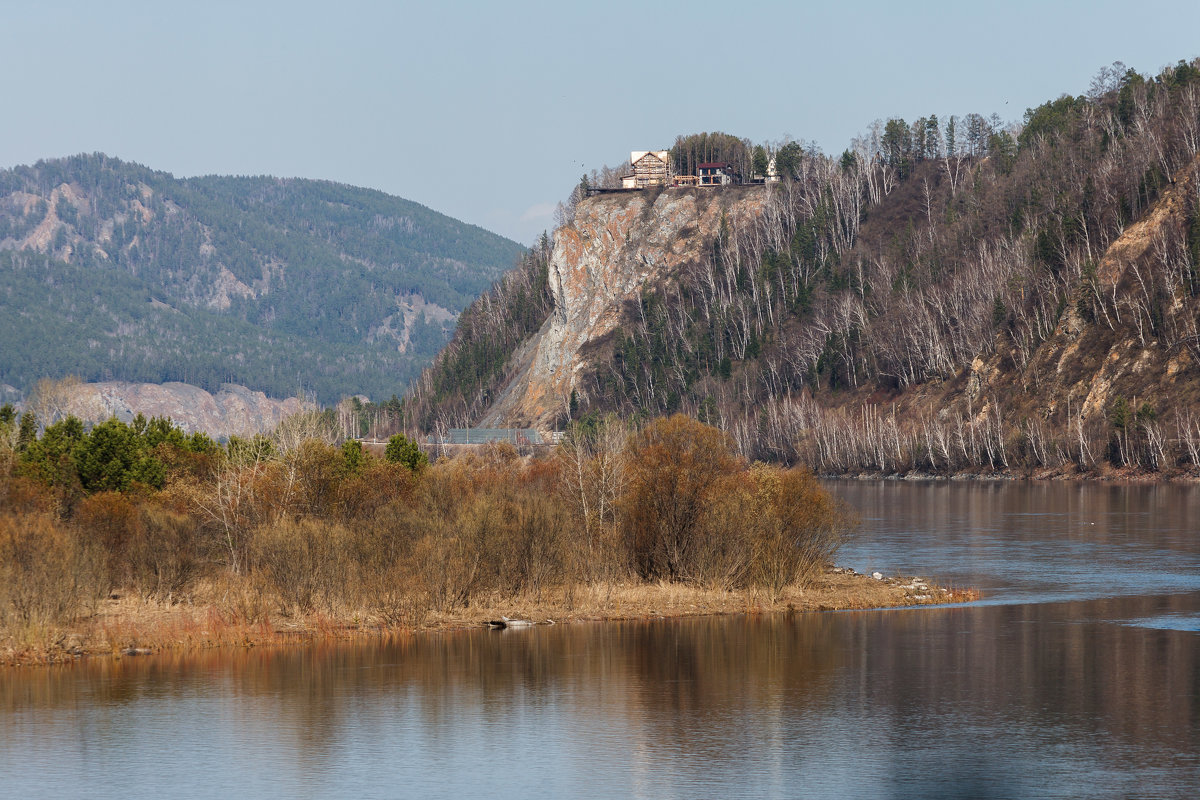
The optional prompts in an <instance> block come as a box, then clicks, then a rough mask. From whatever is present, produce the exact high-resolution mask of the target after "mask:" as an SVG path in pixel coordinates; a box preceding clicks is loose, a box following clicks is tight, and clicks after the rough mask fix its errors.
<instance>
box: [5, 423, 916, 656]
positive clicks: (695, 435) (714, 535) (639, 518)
mask: <svg viewBox="0 0 1200 800" xmlns="http://www.w3.org/2000/svg"><path fill="white" fill-rule="evenodd" d="M295 425H296V421H291V422H290V423H289V424H288V425H285V426H282V427H281V429H280V431H279V432H277V435H276V436H275V437H274V438H273V439H272V440H265V439H263V440H260V441H255V442H242V441H236V440H235V441H233V442H231V443H230V445H229V446H227V447H225V448H223V449H220V450H218V451H216V453H215V454H211V453H210V454H190V455H189V454H188V453H187V452H186V451H176V452H174V458H172V459H167V461H168V462H170V463H172V464H174V465H175V466H174V467H173V468H172V470H171V472H170V474H169V476H168V479H167V481H166V485H165V487H164V488H163V489H162V490H160V491H154V490H151V489H149V488H148V487H145V486H144V485H140V484H138V485H136V486H135V488H132V489H130V490H127V491H123V492H117V491H97V492H95V493H93V494H90V495H85V496H83V497H82V498H81V499H79V500H78V502H76V503H74V504H73V505H72V506H70V508H71V511H70V513H69V514H68V513H63V511H62V509H63V508H64V507H63V506H56V505H55V504H54V503H53V492H54V487H53V486H49V485H47V484H45V483H41V482H38V481H29V480H22V481H20V492H14V491H13V487H12V486H9V489H8V491H9V494H10V500H11V499H14V497H13V496H14V495H17V494H22V495H27V496H28V497H27V499H26V500H24V501H23V502H22V503H20V504H19V506H18V505H17V504H11V503H10V504H9V505H10V506H11V507H8V508H6V510H5V511H4V512H3V514H0V572H2V574H0V636H2V637H3V638H2V639H0V643H2V644H0V646H2V647H3V660H7V661H12V660H20V659H24V660H30V659H34V660H36V659H38V658H54V657H61V656H62V655H64V654H66V653H73V652H74V653H78V652H85V651H90V652H96V651H101V652H103V651H113V652H121V651H126V650H130V649H132V650H133V651H135V652H136V651H138V650H141V649H155V648H161V647H167V646H183V645H204V644H221V643H229V642H268V641H274V640H277V639H280V638H283V639H287V638H293V637H296V636H311V635H317V634H329V635H349V634H351V633H354V632H371V631H374V632H378V631H380V630H397V629H402V630H408V629H415V628H421V627H425V626H431V625H432V626H445V625H460V624H466V623H468V622H471V621H474V622H478V621H480V620H482V619H485V618H488V617H489V616H491V617H494V616H499V614H502V613H522V614H532V615H540V616H545V617H553V618H555V619H558V620H560V621H562V620H565V619H577V618H597V617H619V616H637V615H646V614H650V615H652V614H666V613H670V614H677V613H728V612H733V611H746V610H753V609H782V608H786V607H787V606H788V604H790V605H791V606H792V607H797V608H813V607H845V606H854V605H863V604H885V605H893V604H897V603H903V602H914V599H913V598H912V597H908V596H906V595H905V593H904V592H903V591H891V592H887V591H885V592H884V593H883V594H879V593H878V592H877V593H875V594H872V595H862V596H861V597H857V598H856V597H854V596H852V595H854V594H861V582H862V581H864V580H866V579H860V581H859V584H854V585H851V584H845V585H841V586H837V587H830V586H828V585H827V582H828V581H829V580H831V578H830V576H828V575H826V574H825V568H827V567H829V565H830V560H831V559H832V557H833V555H834V553H835V552H836V550H837V546H838V544H839V543H840V541H841V540H842V537H843V536H844V535H845V534H846V533H847V531H848V529H849V525H850V519H849V515H848V514H847V513H846V512H845V511H844V510H843V509H842V508H840V507H839V506H838V505H837V504H836V503H835V502H834V500H833V499H832V498H831V497H830V496H829V495H828V494H827V493H826V492H824V491H823V490H822V489H821V488H820V486H819V485H818V484H817V483H816V481H815V479H814V478H813V477H812V475H811V474H810V473H808V472H807V471H804V470H801V469H781V468H774V467H768V466H765V465H762V464H755V465H750V464H748V463H747V462H745V461H744V460H743V459H741V458H740V457H738V456H736V455H734V453H733V448H732V443H731V442H730V440H729V438H728V437H727V436H725V435H724V434H722V433H720V432H719V431H717V430H716V429H714V428H711V427H708V426H705V425H702V424H701V423H699V422H696V421H695V420H691V419H688V418H685V417H679V416H676V417H671V418H665V419H661V420H657V421H655V422H652V423H650V424H649V425H647V426H646V427H645V428H644V429H642V430H641V431H637V432H634V433H632V434H630V433H627V432H626V431H625V429H624V428H623V427H622V426H621V425H619V424H617V423H609V424H607V425H602V426H599V427H598V428H594V429H590V430H584V429H579V430H577V431H576V433H575V435H574V437H573V439H572V440H571V441H570V442H568V444H567V445H566V446H564V447H562V448H560V449H559V450H558V451H557V452H555V453H554V454H553V455H551V456H547V457H544V458H537V459H529V458H523V457H521V456H519V455H518V454H517V453H516V451H515V450H514V449H512V448H511V447H509V446H496V447H488V448H483V449H481V450H479V451H477V452H474V453H467V454H463V455H460V456H458V457H457V458H453V459H443V460H441V461H439V462H438V463H436V464H434V465H432V466H422V467H419V469H418V470H417V471H415V472H414V471H412V470H410V469H409V468H408V467H406V466H404V464H403V463H400V462H391V461H387V460H380V459H377V458H375V457H373V456H369V455H368V456H364V454H363V453H362V451H361V449H360V448H357V447H355V446H354V444H355V443H353V442H351V443H348V444H347V445H346V446H344V447H341V448H338V447H335V446H334V445H333V444H330V443H328V442H326V441H323V440H322V439H321V438H319V436H318V437H317V438H310V437H309V434H313V433H314V432H315V431H314V429H304V428H302V430H304V431H306V433H305V434H304V435H298V434H297V432H296V430H295V429H294V427H295ZM317 432H318V433H319V431H317ZM29 452H40V451H38V450H37V449H36V448H32V449H31V450H30V451H29ZM21 457H22V456H18V458H17V461H20V458H21ZM10 483H11V482H10ZM55 509H58V511H57V512H56V511H55ZM843 583H844V581H843ZM867 583H869V584H874V583H876V582H873V581H867ZM881 585H882V584H881ZM821 586H825V587H826V588H825V589H823V590H819V591H818V590H817V589H816V588H815V587H821ZM854 586H858V588H854ZM852 588H854V591H848V590H849V589H852ZM870 588H872V589H875V588H877V587H875V586H871V587H870ZM910 594H911V593H910ZM925 600H926V601H928V600H929V598H925ZM916 601H917V602H919V601H921V600H920V598H918V599H917V600H916Z"/></svg>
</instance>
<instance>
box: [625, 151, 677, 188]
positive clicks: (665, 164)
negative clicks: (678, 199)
mask: <svg viewBox="0 0 1200 800" xmlns="http://www.w3.org/2000/svg"><path fill="white" fill-rule="evenodd" d="M629 163H630V164H631V165H632V166H633V174H631V175H626V176H624V177H622V178H621V188H622V189H648V188H650V187H651V186H670V185H671V153H670V151H668V150H634V151H633V152H632V153H630V154H629Z"/></svg>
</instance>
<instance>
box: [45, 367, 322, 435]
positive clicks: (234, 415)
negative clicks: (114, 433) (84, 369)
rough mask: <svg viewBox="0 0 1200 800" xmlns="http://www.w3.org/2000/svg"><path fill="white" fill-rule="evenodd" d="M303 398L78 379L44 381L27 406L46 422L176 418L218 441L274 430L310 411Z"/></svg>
mask: <svg viewBox="0 0 1200 800" xmlns="http://www.w3.org/2000/svg"><path fill="white" fill-rule="evenodd" d="M304 408H305V404H304V403H302V402H301V401H300V400H299V399H298V398H294V397H293V398H288V399H286V400H276V399H273V398H270V397H267V396H266V395H265V394H263V393H262V392H255V391H252V390H250V389H247V388H246V387H245V386H239V385H237V384H226V385H224V386H222V387H221V388H220V389H219V390H218V391H217V392H216V393H215V394H212V393H209V392H206V391H205V390H203V389H201V388H200V387H198V386H192V385H191V384H187V383H163V384H152V383H128V382H124V381H103V382H99V383H81V382H79V381H77V380H74V379H66V380H62V381H43V382H41V383H39V384H38V386H37V388H36V389H35V390H34V392H33V394H32V395H31V396H30V398H29V401H28V402H27V403H25V404H24V408H23V410H29V411H32V412H33V413H34V414H36V415H37V416H38V418H39V419H41V420H43V421H53V420H56V419H60V418H62V417H64V416H67V415H68V414H70V415H73V416H76V417H79V418H80V419H81V420H83V421H84V422H85V423H90V424H95V423H98V422H103V421H104V420H106V419H109V418H110V417H116V418H117V419H119V420H121V421H122V422H125V423H129V422H132V421H133V418H134V417H135V416H137V415H138V414H141V415H142V416H144V417H146V418H147V419H149V418H151V417H170V418H171V420H173V421H174V422H175V424H176V425H178V426H179V427H181V428H183V430H185V431H187V432H189V433H191V432H194V431H202V432H204V433H207V434H208V435H209V436H212V437H213V438H214V439H222V440H223V439H227V438H229V437H230V436H250V435H253V434H255V433H262V432H269V431H271V430H273V429H274V428H275V426H276V425H277V424H278V423H279V422H280V421H281V420H282V419H283V418H284V417H287V416H290V415H292V414H295V413H298V412H300V411H302V410H304Z"/></svg>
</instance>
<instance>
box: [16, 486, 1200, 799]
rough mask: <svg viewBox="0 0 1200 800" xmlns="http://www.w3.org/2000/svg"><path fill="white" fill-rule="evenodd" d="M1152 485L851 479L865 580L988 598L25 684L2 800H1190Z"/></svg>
mask: <svg viewBox="0 0 1200 800" xmlns="http://www.w3.org/2000/svg"><path fill="white" fill-rule="evenodd" d="M1163 488H1164V487H1134V488H1133V489H1131V490H1129V495H1130V496H1127V497H1121V496H1120V494H1121V492H1118V491H1112V490H1111V487H1075V486H1054V487H1049V488H1042V487H1024V486H1015V485H1009V484H997V485H994V486H983V487H978V486H963V485H947V484H936V485H913V484H852V485H850V486H849V487H846V486H842V485H839V486H838V489H839V491H843V490H845V491H849V492H851V493H857V494H858V495H859V498H858V502H859V505H860V507H862V508H864V517H866V518H867V522H866V526H867V529H866V531H865V532H864V535H863V538H862V540H860V542H859V543H857V544H856V545H855V546H854V547H855V548H856V549H855V550H854V551H853V552H854V553H857V556H856V557H861V558H864V559H867V558H869V559H872V560H874V563H875V565H878V566H889V565H890V566H893V567H894V566H896V565H897V564H904V563H908V564H912V565H913V567H914V568H913V569H912V570H911V571H914V572H922V573H925V574H932V575H939V574H940V575H946V574H954V571H955V570H956V569H960V570H961V572H960V573H958V574H962V575H965V576H979V577H981V578H982V579H985V580H987V581H990V582H991V585H992V587H993V588H992V592H993V596H992V598H991V599H990V602H991V604H987V603H984V604H976V605H971V606H966V607H946V608H926V609H919V610H896V611H872V612H851V613H839V614H809V615H793V616H770V617H729V618H716V619H698V620H674V621H655V622H621V623H611V624H594V625H572V626H561V625H560V626H553V627H539V628H536V629H532V630H523V631H512V632H489V631H484V630H479V631H464V632H458V633H450V634H443V635H430V636H417V637H409V638H403V639H397V640H394V641H390V642H386V643H382V644H379V645H345V644H334V645H320V646H314V647H310V648H284V649H255V650H245V651H223V652H219V651H211V652H205V653H198V654H194V655H187V656H181V655H174V656H164V657H154V658H135V659H125V660H122V661H116V662H112V661H95V662H90V663H87V664H84V665H76V666H73V667H68V668H63V669H37V670H10V671H7V672H5V673H3V675H2V676H0V775H3V776H4V794H5V795H6V796H21V795H23V794H30V795H34V796H42V795H50V794H65V795H78V794H80V793H81V792H80V791H79V788H80V787H84V786H86V787H87V788H88V793H89V794H97V795H100V796H109V795H112V794H118V793H119V794H121V795H124V796H135V797H136V796H147V797H149V796H152V795H153V796H158V795H161V794H163V793H168V794H178V795H182V796H191V797H218V796H221V797H224V796H228V795H229V794H230V793H238V794H250V795H258V794H266V795H278V794H283V793H287V794H292V795H296V796H300V797H355V798H358V797H374V796H387V797H391V796H421V797H430V796H444V797H460V796H467V795H471V796H475V795H483V796H493V797H528V796H571V797H611V796H635V797H655V798H669V797H695V796H722V797H761V796H768V797H769V796H780V797H836V796H841V797H862V796H873V797H879V798H885V797H911V796H917V795H920V796H925V797H962V796H971V797H1013V796H1038V797H1122V796H1144V795H1151V796H1167V797H1171V796H1179V797H1185V796H1189V795H1190V794H1191V793H1192V791H1193V789H1194V787H1195V786H1196V785H1200V740H1198V739H1200V635H1197V633H1196V629H1197V625H1196V621H1197V620H1200V590H1198V589H1197V588H1196V585H1195V584H1194V583H1192V582H1193V581H1194V580H1195V577H1196V573H1197V572H1200V570H1197V563H1198V562H1197V558H1196V556H1197V550H1196V548H1197V544H1196V542H1195V541H1194V535H1193V534H1192V533H1191V528H1190V527H1189V526H1190V525H1191V520H1193V519H1196V509H1195V502H1196V494H1195V493H1194V492H1190V491H1181V492H1176V491H1167V492H1163V491H1161V490H1162V489H1163ZM1167 488H1171V487H1167ZM1056 490H1057V491H1056ZM1164 502H1166V503H1168V505H1169V506H1170V507H1169V508H1154V507H1153V506H1155V505H1156V504H1159V503H1164ZM1038 508H1041V510H1037V509H1038ZM1092 522H1096V524H1095V525H1094V526H1093V525H1091V523H1092ZM1092 528H1095V529H1097V530H1096V535H1095V536H1089V531H1090V530H1091V529H1092ZM910 545H914V546H911V547H910ZM964 554H966V555H967V556H969V560H968V561H967V562H966V567H965V568H964V567H960V566H956V565H957V564H958V563H959V560H960V559H962V558H963V557H964ZM906 559H908V561H906ZM939 559H940V560H939ZM1006 565H1011V567H1006ZM856 566H857V565H856ZM862 566H864V567H865V566H869V565H868V564H863V565H862ZM1097 576H1103V580H1100V579H1098V578H1097ZM963 582H967V581H965V580H964V581H963ZM1025 597H1028V598H1033V600H1034V601H1035V602H1015V601H1014V598H1015V599H1016V600H1019V599H1021V598H1025Z"/></svg>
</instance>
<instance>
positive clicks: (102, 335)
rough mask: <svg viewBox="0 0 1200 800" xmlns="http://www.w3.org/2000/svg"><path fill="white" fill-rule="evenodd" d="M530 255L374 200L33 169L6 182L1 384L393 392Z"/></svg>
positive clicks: (248, 183) (82, 167)
mask: <svg viewBox="0 0 1200 800" xmlns="http://www.w3.org/2000/svg"><path fill="white" fill-rule="evenodd" d="M521 252H522V248H521V247H520V246H519V245H517V244H516V243H515V242H512V241H509V240H507V239H504V238H502V237H499V236H496V235H494V234H491V233H489V232H487V231H485V230H483V229H481V228H478V227H475V226H472V225H467V224H464V223H461V222H458V221H456V220H453V219H451V218H449V217H446V216H444V215H442V214H438V213H436V212H434V211H431V210H430V209H428V208H425V207H423V206H421V205H418V204H417V203H413V202H410V201H407V200H402V199H400V198H397V197H392V196H389V195H386V194H384V193H382V192H378V191H373V190H369V189H360V188H355V187H351V186H345V185H341V184H335V183H329V182H324V181H311V180H281V179H276V178H268V177H215V176H214V177H202V178H191V179H176V178H174V177H172V176H171V175H169V174H167V173H164V172H157V171H154V170H151V169H147V168H145V167H142V166H139V165H137V164H131V163H126V162H122V161H119V160H117V159H114V158H109V157H107V156H104V155H100V154H95V155H80V156H74V157H71V158H66V159H61V160H53V161H40V162H38V163H37V164H35V165H33V166H30V167H17V168H15V169H10V170H6V171H3V172H0V341H3V342H4V346H3V347H0V384H3V383H9V384H13V385H15V386H17V387H18V388H28V387H29V386H30V385H31V384H32V382H33V381H35V380H36V379H38V378H40V377H56V376H60V375H64V374H75V375H79V376H80V377H82V378H84V379H85V380H107V379H116V380H128V381H143V382H149V383H159V382H164V381H185V382H188V383H192V384H196V385H199V386H201V387H203V388H205V389H208V390H214V391H215V390H216V388H217V387H218V385H219V384H221V383H223V382H226V381H232V382H236V383H240V384H244V385H246V386H248V387H250V388H252V389H257V390H261V391H265V392H267V393H268V394H271V395H274V396H279V397H287V396H291V395H294V394H296V392H297V391H300V390H304V391H307V392H313V393H315V394H316V396H317V398H318V399H319V400H320V401H322V402H325V403H332V402H334V401H336V400H337V399H338V398H339V397H341V396H344V395H347V394H355V393H363V394H367V395H370V396H372V397H379V398H387V397H389V396H391V395H392V394H394V393H396V394H398V393H400V392H402V391H403V389H404V387H405V386H406V385H407V384H408V382H409V381H410V380H411V379H412V378H413V377H415V376H416V375H418V374H419V372H420V370H421V368H422V367H424V366H425V365H426V364H427V363H428V362H429V360H430V359H431V358H432V357H433V356H434V354H436V353H437V352H438V350H440V349H441V347H442V346H443V345H444V344H445V343H446V341H447V340H448V338H449V336H450V332H451V331H452V330H453V328H454V321H455V317H456V316H457V314H458V313H459V312H461V311H462V309H463V308H465V307H466V306H467V305H468V304H469V303H470V302H471V301H472V300H473V299H474V298H475V297H477V296H478V295H479V294H480V292H482V291H483V290H484V289H485V288H487V287H488V286H489V285H491V284H492V283H493V282H494V281H495V280H496V279H497V277H499V276H500V275H501V274H502V273H503V272H504V271H505V270H507V269H510V268H511V267H512V266H513V264H514V262H515V261H516V259H517V257H518V256H519V254H520V253H521Z"/></svg>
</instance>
